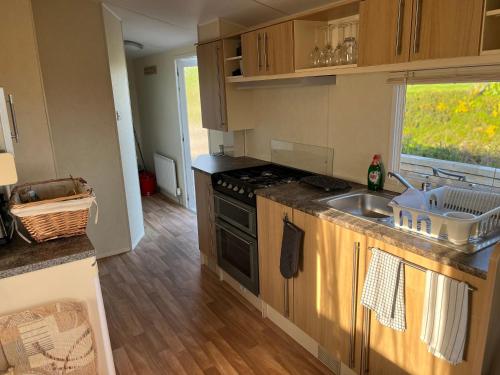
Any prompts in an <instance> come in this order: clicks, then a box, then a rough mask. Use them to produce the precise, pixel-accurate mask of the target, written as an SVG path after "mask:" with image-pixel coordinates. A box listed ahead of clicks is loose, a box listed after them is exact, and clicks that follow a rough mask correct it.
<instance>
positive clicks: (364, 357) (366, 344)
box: [361, 307, 371, 375]
mask: <svg viewBox="0 0 500 375" xmlns="http://www.w3.org/2000/svg"><path fill="white" fill-rule="evenodd" d="M370 314H371V311H370V310H369V309H367V308H366V307H363V336H362V337H361V339H362V342H361V375H365V374H367V373H368V372H369V361H368V355H369V349H370Z"/></svg>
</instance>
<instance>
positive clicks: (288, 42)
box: [262, 21, 294, 75]
mask: <svg viewBox="0 0 500 375" xmlns="http://www.w3.org/2000/svg"><path fill="white" fill-rule="evenodd" d="M262 34H263V46H264V61H263V64H264V70H265V72H266V74H268V75H272V74H285V73H293V72H294V56H293V22H292V21H289V22H283V23H280V24H277V25H274V26H270V27H266V28H265V29H263V30H262Z"/></svg>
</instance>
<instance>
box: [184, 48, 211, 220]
mask: <svg viewBox="0 0 500 375" xmlns="http://www.w3.org/2000/svg"><path fill="white" fill-rule="evenodd" d="M176 69H177V88H178V98H179V99H178V101H179V117H180V124H181V140H182V155H183V159H184V163H183V164H184V173H183V174H184V181H185V184H184V186H185V189H186V205H187V208H188V209H190V210H191V211H196V196H195V192H194V175H193V171H192V170H191V163H192V161H193V160H195V159H196V158H197V157H198V156H200V155H204V154H208V153H209V138H208V136H209V133H208V130H207V129H204V128H203V126H202V120H201V102H200V84H199V80H198V61H197V59H196V57H188V58H180V59H177V60H176Z"/></svg>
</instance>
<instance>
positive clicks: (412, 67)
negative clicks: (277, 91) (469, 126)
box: [226, 50, 500, 83]
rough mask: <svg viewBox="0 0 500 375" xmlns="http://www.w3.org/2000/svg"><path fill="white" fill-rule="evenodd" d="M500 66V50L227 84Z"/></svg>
mask: <svg viewBox="0 0 500 375" xmlns="http://www.w3.org/2000/svg"><path fill="white" fill-rule="evenodd" d="M491 65H500V50H499V51H498V53H495V54H484V53H483V55H481V56H474V57H457V58H449V59H436V60H421V61H414V62H407V63H400V64H386V65H376V66H364V67H358V66H357V65H345V66H332V67H322V68H310V69H297V70H295V72H294V73H287V74H275V75H267V76H254V77H245V76H237V77H226V82H227V83H240V82H255V81H268V80H276V79H290V78H302V77H319V76H333V75H347V74H368V73H390V72H400V71H417V70H429V69H446V68H456V67H474V66H491Z"/></svg>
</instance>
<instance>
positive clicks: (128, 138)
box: [103, 6, 144, 249]
mask: <svg viewBox="0 0 500 375" xmlns="http://www.w3.org/2000/svg"><path fill="white" fill-rule="evenodd" d="M103 17H104V27H105V30H106V42H107V47H108V57H109V69H110V73H111V84H112V87H113V98H114V102H115V110H116V112H117V113H118V116H119V119H118V121H117V128H118V142H119V146H120V156H121V162H122V169H123V179H124V183H125V196H126V204H127V212H128V222H129V227H130V239H131V243H132V249H133V248H135V247H136V246H137V244H138V243H139V241H140V240H141V238H142V237H144V218H143V215H142V200H141V190H140V188H139V174H138V169H137V156H136V152H135V138H134V127H133V125H132V109H131V106H130V93H129V84H128V74H127V62H126V59H125V49H124V47H123V34H122V23H121V20H120V19H119V18H118V17H117V16H116V15H115V14H114V13H112V12H111V11H110V10H108V9H107V8H106V7H105V6H104V7H103Z"/></svg>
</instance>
